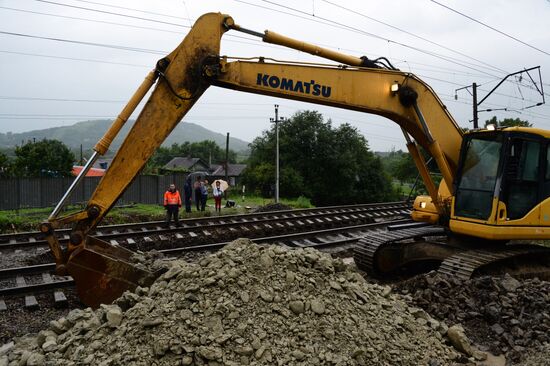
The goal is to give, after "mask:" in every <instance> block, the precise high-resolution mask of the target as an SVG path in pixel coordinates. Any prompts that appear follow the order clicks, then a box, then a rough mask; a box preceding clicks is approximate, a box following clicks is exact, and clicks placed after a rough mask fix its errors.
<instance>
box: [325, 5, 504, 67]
mask: <svg viewBox="0 0 550 366" xmlns="http://www.w3.org/2000/svg"><path fill="white" fill-rule="evenodd" d="M321 1H322V2H324V3H327V4H330V5H332V6H335V7H337V8H340V9H343V10H346V11H348V12H350V13H353V14H355V15H359V16H361V17H363V18H365V19H369V20H372V21H374V22H376V23H379V24H382V25H385V26H387V27H390V28H392V29H395V30H398V31H400V32H403V33H405V34H408V35H410V36H413V37H415V38H417V39H420V40H422V41H424V42H428V43H430V44H433V45H435V46H438V47H441V48H443V49H445V50H447V51H451V52H453V53H456V54H458V55H460V56H464V57H467V58H469V59H472V60H475V61H477V62H479V63H480V64H483V65H485V66H488V67H490V68H492V69H494V70H496V71H500V72H504V73H507V72H506V71H505V70H502V69H500V68H498V67H496V66H494V65H491V64H488V63H486V62H484V61H481V60H479V59H477V58H475V57H472V56H469V55H467V54H465V53H462V52H460V51H457V50H455V49H453V48H451V47H447V46H445V45H442V44H441V43H438V42H435V41H432V40H430V39H428V38H426V37H422V36H419V35H417V34H414V33H412V32H409V31H407V30H405V29H402V28H399V27H397V26H394V25H392V24H389V23H386V22H383V21H381V20H378V19H376V18H373V17H370V16H368V15H366V14H363V13H361V12H358V11H356V10H353V9H349V8H346V7H345V6H342V5H338V4H335V3H333V2H331V1H328V0H321Z"/></svg>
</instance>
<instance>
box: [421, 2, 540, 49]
mask: <svg viewBox="0 0 550 366" xmlns="http://www.w3.org/2000/svg"><path fill="white" fill-rule="evenodd" d="M430 1H431V2H432V3H434V4H437V5H439V6H441V7H444V8H445V9H448V10H450V11H452V12H453V13H456V14H458V15H460V16H463V17H464V18H467V19H469V20H471V21H473V22H476V23H478V24H480V25H482V26H484V27H486V28H489V29H491V30H492V31H495V32H497V33H500V34H502V35H503V36H505V37H508V38H510V39H513V40H514V41H516V42H519V43H521V44H523V45H524V46H527V47H529V48H532V49H534V50H536V51H539V52H541V53H543V54H545V55H547V56H550V53H548V52H546V51H544V50H541V49H540V48H537V47H535V46H533V45H531V44H529V43H527V42H524V41H522V40H521V39H518V38H516V37H514V36H512V35H510V34H508V33H506V32H503V31H501V30H499V29H497V28H495V27H492V26H490V25H488V24H486V23H483V22H482V21H480V20H477V19H475V18H473V17H471V16H469V15H466V14H464V13H462V12H460V11H458V10H455V9H453V8H451V7H450V6H447V5H444V4H441V3H440V2H438V1H435V0H430Z"/></svg>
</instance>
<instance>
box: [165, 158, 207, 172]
mask: <svg viewBox="0 0 550 366" xmlns="http://www.w3.org/2000/svg"><path fill="white" fill-rule="evenodd" d="M162 169H163V170H168V171H183V172H199V171H209V170H210V167H209V166H208V163H207V162H205V161H204V160H202V159H201V158H189V157H183V158H180V157H176V158H173V159H172V160H170V161H169V162H168V163H167V164H166V165H164V166H163V167H162Z"/></svg>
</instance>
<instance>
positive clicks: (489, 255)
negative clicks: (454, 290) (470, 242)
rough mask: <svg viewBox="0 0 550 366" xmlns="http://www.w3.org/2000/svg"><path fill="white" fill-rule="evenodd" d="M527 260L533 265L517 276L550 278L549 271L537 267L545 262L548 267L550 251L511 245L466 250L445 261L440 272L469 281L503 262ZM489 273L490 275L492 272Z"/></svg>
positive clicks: (543, 248) (537, 247) (541, 248)
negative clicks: (499, 247)
mask: <svg viewBox="0 0 550 366" xmlns="http://www.w3.org/2000/svg"><path fill="white" fill-rule="evenodd" d="M525 259H529V261H528V262H529V263H531V265H529V266H528V268H525V269H523V270H520V271H517V273H515V274H516V275H518V276H528V277H534V276H539V277H544V278H548V277H550V273H548V271H549V270H548V269H547V270H546V271H544V270H540V268H541V267H539V266H537V265H536V263H537V262H538V263H540V264H541V265H542V266H544V262H546V265H548V264H549V263H550V249H549V248H545V247H541V246H538V245H509V246H506V247H505V248H502V249H495V248H494V247H493V248H491V249H475V250H465V251H463V252H460V253H457V254H454V255H452V256H450V257H449V258H447V259H445V260H444V261H443V262H442V263H441V266H439V269H438V272H440V273H443V274H447V275H450V276H454V277H457V278H460V279H463V280H467V279H469V278H471V277H473V276H475V275H476V274H477V273H480V272H483V271H484V269H488V268H490V267H491V266H493V267H498V265H499V264H501V263H502V262H506V261H507V262H513V261H517V260H525ZM497 269H498V268H497ZM487 272H488V273H490V271H487Z"/></svg>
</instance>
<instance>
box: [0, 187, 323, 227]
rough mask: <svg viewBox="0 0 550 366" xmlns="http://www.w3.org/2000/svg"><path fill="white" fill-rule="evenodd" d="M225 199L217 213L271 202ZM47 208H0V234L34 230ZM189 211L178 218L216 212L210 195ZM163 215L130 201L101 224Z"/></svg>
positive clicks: (300, 204) (301, 204)
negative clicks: (227, 205)
mask: <svg viewBox="0 0 550 366" xmlns="http://www.w3.org/2000/svg"><path fill="white" fill-rule="evenodd" d="M228 199H230V200H233V201H235V203H236V205H235V207H233V208H225V207H223V205H225V200H224V201H223V202H222V211H221V215H235V214H242V213H247V212H251V211H252V210H253V209H255V208H257V207H259V206H265V205H267V204H270V203H274V200H273V199H266V198H262V197H257V196H245V197H244V199H243V198H242V197H241V196H237V195H230V196H229V197H228ZM281 203H283V204H285V205H288V206H291V207H293V208H309V207H314V206H313V205H312V204H311V202H310V201H309V199H307V198H305V197H298V198H296V199H286V198H283V199H281ZM52 209H53V208H51V207H47V208H26V209H20V210H10V211H0V233H14V232H21V231H34V230H37V228H38V225H39V224H40V223H41V222H43V221H46V220H47V219H48V216H49V214H50V213H51V212H52ZM79 209H81V207H79V206H72V207H68V209H67V210H65V211H64V212H63V215H66V214H69V213H72V212H76V211H78V210H79ZM191 209H192V212H191V213H186V212H185V210H184V209H182V210H180V218H181V219H184V218H195V217H208V216H215V215H218V213H216V212H215V211H214V200H213V199H212V198H210V199H209V200H208V202H207V207H206V210H205V211H204V212H198V211H196V210H195V206H194V205H193V206H192V207H191ZM164 217H165V211H164V208H163V207H162V206H161V205H155V204H141V203H140V204H134V205H125V206H122V207H114V208H113V209H111V211H110V212H109V213H108V214H107V216H105V218H104V219H103V220H102V222H101V224H103V225H108V224H123V223H128V222H140V221H155V220H163V219H164Z"/></svg>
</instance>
